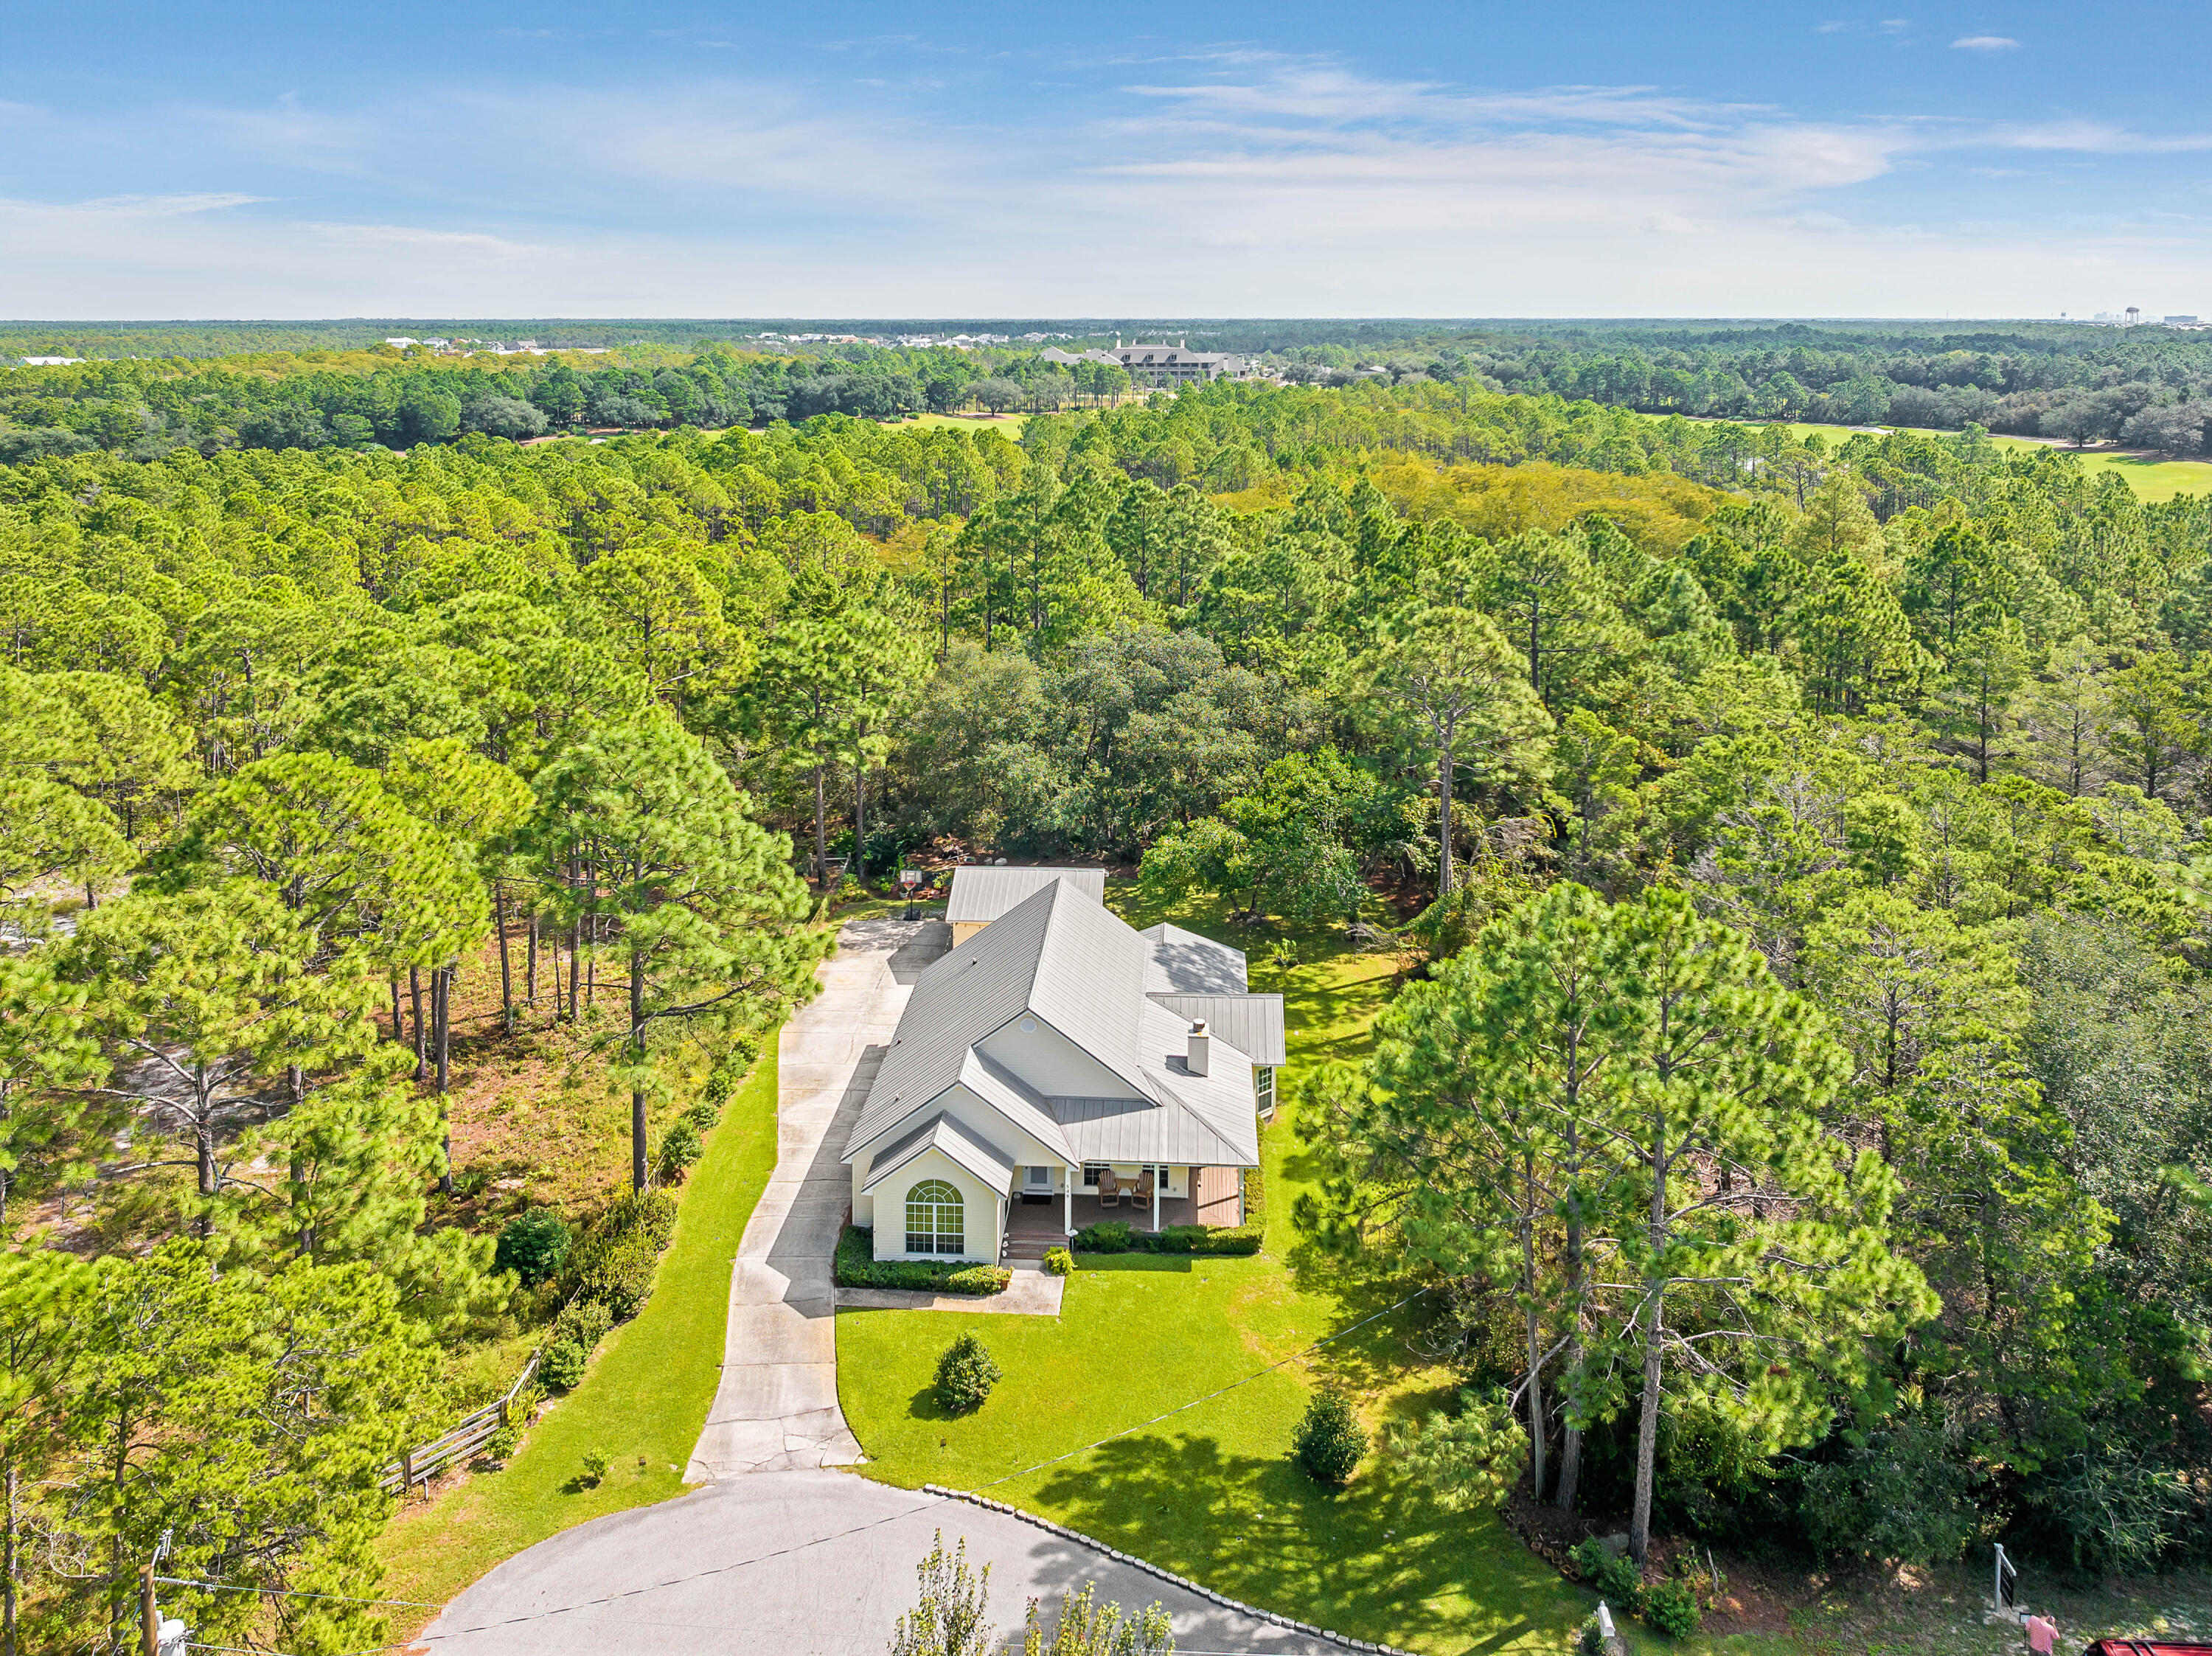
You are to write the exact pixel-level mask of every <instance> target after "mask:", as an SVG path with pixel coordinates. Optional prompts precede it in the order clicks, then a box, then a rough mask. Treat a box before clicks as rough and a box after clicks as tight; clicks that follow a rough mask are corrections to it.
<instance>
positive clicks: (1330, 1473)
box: [1291, 1386, 1367, 1484]
mask: <svg viewBox="0 0 2212 1656" xmlns="http://www.w3.org/2000/svg"><path fill="white" fill-rule="evenodd" d="M1291 1448H1292V1450H1293V1452H1294V1453H1296V1454H1297V1458H1298V1465H1301V1466H1304V1468H1305V1469H1306V1471H1309V1472H1310V1473H1311V1474H1312V1475H1313V1476H1314V1477H1316V1479H1318V1480H1319V1481H1320V1482H1322V1483H1332V1484H1343V1483H1350V1482H1351V1481H1352V1473H1353V1472H1354V1471H1357V1470H1358V1466H1359V1463H1360V1461H1361V1459H1363V1458H1364V1456H1365V1455H1366V1453H1367V1429H1366V1428H1365V1427H1364V1426H1362V1425H1361V1424H1360V1423H1359V1416H1358V1415H1357V1414H1355V1413H1354V1412H1353V1411H1352V1399H1351V1398H1347V1397H1346V1396H1345V1395H1344V1393H1343V1392H1340V1391H1337V1390H1336V1389H1335V1388H1334V1387H1333V1386H1332V1387H1330V1388H1329V1389H1328V1390H1327V1391H1323V1392H1316V1393H1315V1394H1314V1400H1313V1401H1312V1402H1311V1403H1310V1404H1307V1405H1306V1412H1305V1418H1304V1419H1303V1420H1301V1421H1300V1422H1298V1429H1297V1432H1296V1433H1295V1434H1294V1435H1292V1437H1291Z"/></svg>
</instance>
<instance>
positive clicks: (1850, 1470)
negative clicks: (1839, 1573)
mask: <svg viewBox="0 0 2212 1656" xmlns="http://www.w3.org/2000/svg"><path fill="white" fill-rule="evenodd" d="M1838 1447H1839V1448H1840V1450H1841V1452H1842V1453H1841V1454H1840V1455H1839V1457H1838V1459H1834V1460H1829V1461H1822V1462H1817V1463H1815V1464H1814V1465H1808V1466H1807V1467H1805V1468H1804V1470H1803V1471H1802V1473H1801V1475H1800V1480H1799V1485H1798V1491H1799V1493H1798V1511H1799V1514H1800V1516H1801V1517H1802V1520H1803V1522H1804V1525H1805V1532H1806V1536H1807V1538H1808V1539H1809V1540H1810V1541H1811V1542H1812V1543H1813V1544H1814V1546H1815V1547H1817V1548H1819V1549H1820V1550H1821V1551H1822V1552H1824V1553H1826V1554H1830V1555H1832V1556H1836V1555H1840V1556H1851V1557H1859V1558H1869V1559H1875V1560H1883V1561H1887V1560H1895V1561H1898V1562H1905V1563H1915V1564H1919V1563H1939V1562H1944V1561H1946V1560H1948V1559H1953V1558H1956V1557H1958V1556H1960V1554H1961V1553H1963V1552H1964V1551H1965V1550H1966V1545H1967V1544H1968V1543H1969V1542H1971V1541H1972V1540H1974V1539H1976V1538H1977V1537H1978V1535H1979V1533H1980V1532H1981V1530H1982V1528H1983V1526H1984V1522H1985V1520H1984V1517H1983V1515H1982V1511H1981V1506H1980V1502H1979V1501H1978V1499H1977V1497H1978V1495H1980V1493H1981V1490H1980V1484H1981V1481H1982V1480H1981V1478H1980V1477H1979V1476H1978V1474H1977V1472H1976V1471H1975V1469H1974V1468H1973V1467H1972V1466H1971V1465H1966V1464H1965V1463H1963V1462H1961V1461H1960V1459H1959V1458H1958V1457H1957V1455H1956V1454H1955V1453H1953V1452H1952V1448H1951V1446H1950V1445H1949V1444H1948V1443H1947V1442H1945V1441H1944V1440H1943V1437H1942V1434H1941V1433H1939V1432H1936V1431H1932V1430H1930V1429H1929V1428H1927V1427H1926V1426H1924V1425H1922V1424H1921V1423H1919V1422H1917V1421H1915V1420H1913V1419H1912V1418H1911V1417H1910V1416H1906V1415H1904V1414H1899V1415H1898V1416H1894V1417H1893V1418H1892V1419H1891V1420H1890V1421H1888V1422H1885V1423H1884V1424H1883V1425H1882V1426H1881V1428H1879V1429H1876V1430H1874V1431H1871V1432H1860V1431H1851V1432H1847V1433H1845V1434H1844V1435H1843V1441H1842V1443H1841V1444H1840V1445H1839V1446H1838Z"/></svg>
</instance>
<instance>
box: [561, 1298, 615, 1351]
mask: <svg viewBox="0 0 2212 1656" xmlns="http://www.w3.org/2000/svg"><path fill="white" fill-rule="evenodd" d="M614 1325H615V1319H614V1316H613V1313H611V1312H610V1311H608V1309H607V1308H606V1307H605V1305H603V1304H601V1303H600V1302H599V1301H597V1300H571V1301H569V1302H568V1304H567V1305H564V1306H562V1307H561V1314H560V1315H559V1316H557V1317H556V1318H554V1319H553V1335H552V1338H553V1339H554V1340H555V1342H556V1343H558V1342H560V1341H562V1340H566V1341H568V1343H569V1344H571V1345H575V1346H580V1347H581V1348H582V1349H583V1351H584V1355H585V1356H590V1355H591V1354H592V1351H593V1350H596V1349H597V1348H598V1346H599V1342H600V1341H601V1340H603V1339H605V1338H606V1337H607V1331H608V1330H609V1329H610V1328H612V1327H613V1326H614Z"/></svg>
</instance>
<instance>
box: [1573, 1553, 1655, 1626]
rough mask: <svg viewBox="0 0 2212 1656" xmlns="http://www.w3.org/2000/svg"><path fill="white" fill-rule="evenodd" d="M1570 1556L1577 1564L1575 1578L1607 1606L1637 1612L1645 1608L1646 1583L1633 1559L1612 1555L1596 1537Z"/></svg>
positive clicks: (1623, 1555) (1621, 1555) (1622, 1555)
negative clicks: (1640, 1608) (1576, 1576)
mask: <svg viewBox="0 0 2212 1656" xmlns="http://www.w3.org/2000/svg"><path fill="white" fill-rule="evenodd" d="M1567 1556H1568V1557H1569V1558H1570V1559H1571V1560H1572V1561H1573V1562H1574V1567H1575V1574H1577V1575H1579V1576H1581V1577H1582V1579H1583V1581H1584V1582H1586V1583H1587V1584H1588V1585H1589V1587H1590V1588H1591V1589H1592V1590H1593V1591H1594V1592H1596V1594H1597V1596H1598V1597H1599V1598H1602V1599H1604V1600H1605V1601H1606V1602H1607V1604H1619V1605H1620V1607H1621V1608H1622V1609H1624V1610H1634V1609H1636V1608H1638V1606H1639V1605H1640V1604H1643V1602H1644V1582H1643V1579H1642V1577H1641V1576H1639V1575H1638V1573H1637V1568H1636V1562H1635V1561H1634V1560H1633V1559H1632V1558H1629V1557H1628V1556H1626V1555H1625V1554H1622V1553H1617V1552H1615V1551H1613V1549H1612V1548H1610V1547H1608V1546H1607V1545H1606V1544H1605V1543H1604V1542H1602V1541H1601V1540H1599V1539H1598V1538H1596V1537H1595V1536H1592V1537H1591V1538H1589V1540H1587V1541H1585V1542H1583V1543H1582V1544H1580V1545H1579V1546H1577V1548H1576V1549H1575V1550H1573V1551H1572V1552H1571V1553H1569V1554H1568V1555H1567Z"/></svg>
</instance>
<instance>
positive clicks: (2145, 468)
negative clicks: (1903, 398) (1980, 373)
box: [1640, 414, 2212, 503]
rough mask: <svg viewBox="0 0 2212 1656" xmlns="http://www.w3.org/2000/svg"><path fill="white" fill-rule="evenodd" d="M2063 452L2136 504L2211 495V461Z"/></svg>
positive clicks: (2005, 440)
mask: <svg viewBox="0 0 2212 1656" xmlns="http://www.w3.org/2000/svg"><path fill="white" fill-rule="evenodd" d="M1640 417H1641V418H1644V419H1648V420H1664V419H1668V418H1670V417H1671V416H1668V415H1663V414H1649V415H1643V416H1640ZM1735 423H1737V424H1739V425H1747V426H1758V425H1762V424H1764V423H1765V422H1762V421H1757V420H1743V421H1738V422H1735ZM1782 423H1784V424H1785V425H1787V426H1788V427H1789V428H1790V431H1791V432H1793V433H1795V434H1796V435H1797V436H1799V437H1811V436H1814V435H1816V434H1817V435H1819V436H1820V437H1821V438H1823V439H1825V440H1826V441H1827V442H1828V443H1829V444H1830V445H1831V446H1834V445H1838V444H1841V443H1843V442H1844V441H1846V440H1849V439H1850V437H1851V435H1852V434H1854V432H1855V431H1856V430H1857V428H1856V427H1852V426H1823V425H1814V424H1809V423H1808V422H1805V421H1802V420H1791V421H1785V422H1782ZM1883 429H1885V430H1888V431H1904V432H1911V434H1914V435H1915V436H1919V437H1956V436H1957V435H1958V433H1957V432H1955V431H1935V430H1931V429H1929V428H1926V427H1923V426H1887V427H1885V428H1883ZM1990 441H1991V442H1993V443H1995V444H1996V446H1998V447H1999V448H2015V449H2030V448H2050V447H2051V446H2052V445H2051V444H2049V443H2039V442H2036V441H2035V440H2033V439H2031V438H2027V437H2003V436H1995V437H1991V438H1990ZM2063 452H2066V453H2068V454H2071V455H2072V456H2073V457H2074V458H2075V459H2077V460H2079V461H2080V462H2081V466H2082V469H2083V470H2086V471H2088V472H2090V473H2092V474H2094V473H2097V472H2100V471H2110V472H2115V473H2117V474H2118V476H2119V477H2120V479H2121V480H2122V481H2123V482H2125V483H2126V484H2127V486H2128V487H2129V488H2131V489H2133V490H2134V491H2135V493H2136V498H2137V499H2138V500H2146V501H2149V502H2152V503H2156V502H2158V501H2160V500H2172V499H2173V498H2174V497H2175V496H2177V495H2180V494H2212V461H2206V460H2145V459H2139V458H2136V457H2135V456H2133V455H2127V454H2106V453H2101V452H2099V451H2097V450H2095V449H2073V448H2069V449H2066V450H2065V451H2063Z"/></svg>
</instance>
